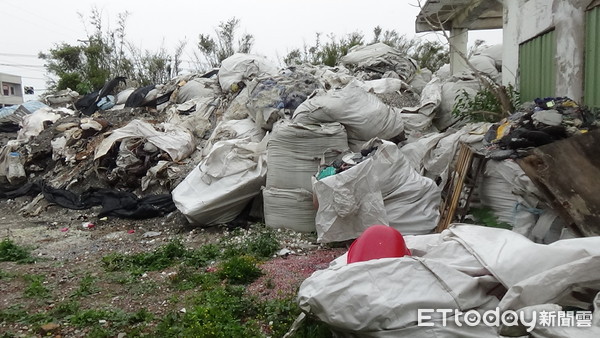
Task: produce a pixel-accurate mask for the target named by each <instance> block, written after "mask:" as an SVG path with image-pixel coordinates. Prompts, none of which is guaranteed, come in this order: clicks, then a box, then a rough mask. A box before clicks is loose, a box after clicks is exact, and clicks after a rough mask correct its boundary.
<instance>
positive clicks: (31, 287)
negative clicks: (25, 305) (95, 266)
mask: <svg viewBox="0 0 600 338" xmlns="http://www.w3.org/2000/svg"><path fill="white" fill-rule="evenodd" d="M23 278H24V279H25V281H27V282H28V284H27V286H26V287H25V290H24V291H23V295H24V296H25V297H27V298H37V299H44V298H48V297H49V296H50V290H48V288H46V287H45V286H44V276H40V275H25V276H23Z"/></svg>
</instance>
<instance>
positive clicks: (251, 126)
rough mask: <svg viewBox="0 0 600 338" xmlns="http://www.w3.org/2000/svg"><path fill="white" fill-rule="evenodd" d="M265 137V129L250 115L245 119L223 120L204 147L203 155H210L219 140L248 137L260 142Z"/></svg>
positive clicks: (252, 140) (250, 139)
mask: <svg viewBox="0 0 600 338" xmlns="http://www.w3.org/2000/svg"><path fill="white" fill-rule="evenodd" d="M264 137H265V131H264V130H263V129H262V128H259V127H258V126H256V124H255V123H254V121H253V120H252V119H251V118H250V117H248V118H245V119H243V120H229V121H225V120H224V121H221V122H219V124H217V127H216V128H215V130H213V132H212V134H211V135H210V137H209V139H208V141H207V142H206V145H205V146H204V148H203V149H202V154H203V155H205V156H206V155H208V154H209V153H210V150H211V149H212V147H213V145H214V144H215V143H216V142H219V141H225V140H234V139H248V140H249V141H250V142H260V141H261V140H262V139H263V138H264Z"/></svg>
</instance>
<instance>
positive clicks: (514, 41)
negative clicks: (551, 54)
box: [502, 0, 591, 101]
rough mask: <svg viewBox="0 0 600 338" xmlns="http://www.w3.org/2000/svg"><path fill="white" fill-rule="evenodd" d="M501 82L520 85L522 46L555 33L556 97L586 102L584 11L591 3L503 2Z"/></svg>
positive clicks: (570, 0)
mask: <svg viewBox="0 0 600 338" xmlns="http://www.w3.org/2000/svg"><path fill="white" fill-rule="evenodd" d="M503 2H504V25H503V26H504V31H503V46H504V53H503V55H502V68H503V69H502V83H503V84H505V85H507V84H509V83H512V84H515V83H518V74H519V73H518V65H519V44H521V43H523V42H525V41H527V40H530V39H532V38H535V37H536V36H538V35H540V34H541V33H544V32H546V31H548V30H550V29H553V28H554V30H555V34H556V45H557V47H556V49H557V50H556V59H555V60H556V83H555V88H556V95H557V96H568V97H570V98H572V99H574V100H578V101H581V100H582V99H583V70H584V63H583V59H584V58H583V56H584V40H585V8H586V7H587V6H588V5H589V4H590V2H591V0H504V1H503Z"/></svg>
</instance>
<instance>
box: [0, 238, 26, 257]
mask: <svg viewBox="0 0 600 338" xmlns="http://www.w3.org/2000/svg"><path fill="white" fill-rule="evenodd" d="M30 252H31V249H30V248H27V247H24V246H20V245H17V244H15V243H14V242H13V241H12V240H10V239H8V238H6V239H4V240H2V242H0V262H17V263H33V262H34V260H33V257H31V253H30Z"/></svg>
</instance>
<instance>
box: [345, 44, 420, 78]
mask: <svg viewBox="0 0 600 338" xmlns="http://www.w3.org/2000/svg"><path fill="white" fill-rule="evenodd" d="M340 62H341V63H342V64H343V65H345V66H348V67H350V66H353V67H356V68H357V69H359V70H364V71H367V72H374V73H378V74H379V77H381V75H382V74H385V73H386V72H388V71H392V72H394V73H396V74H397V75H398V76H399V77H400V79H401V80H403V81H405V82H410V81H411V80H412V78H413V77H414V75H415V73H416V71H417V66H416V64H415V61H414V60H412V59H410V58H408V57H406V55H403V54H402V53H400V51H398V50H397V49H395V48H393V47H391V46H388V45H386V44H384V43H382V42H378V43H374V44H371V45H367V46H355V47H353V48H351V49H350V51H349V52H348V54H346V55H344V56H343V57H341V59H340Z"/></svg>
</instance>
